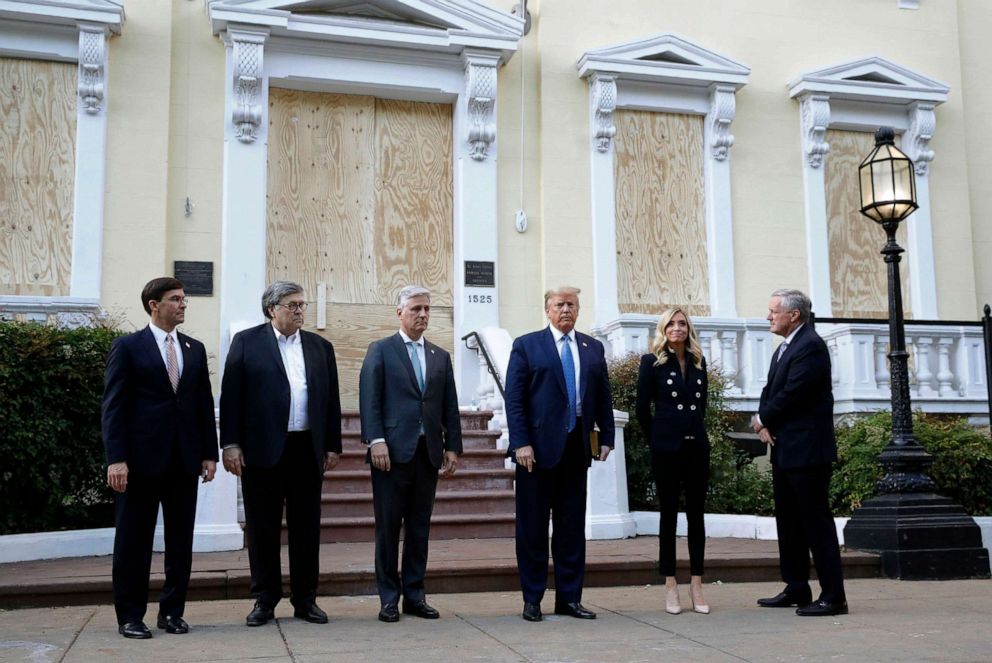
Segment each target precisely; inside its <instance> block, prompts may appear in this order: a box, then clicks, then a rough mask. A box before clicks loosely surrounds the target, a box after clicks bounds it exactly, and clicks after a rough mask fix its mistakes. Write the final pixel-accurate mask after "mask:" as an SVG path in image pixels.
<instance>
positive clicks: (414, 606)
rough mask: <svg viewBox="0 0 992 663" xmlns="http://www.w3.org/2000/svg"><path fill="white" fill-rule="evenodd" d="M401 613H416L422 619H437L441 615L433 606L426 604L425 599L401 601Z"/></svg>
mask: <svg viewBox="0 0 992 663" xmlns="http://www.w3.org/2000/svg"><path fill="white" fill-rule="evenodd" d="M403 614H404V615H416V616H417V617H423V618H424V619H437V618H438V617H440V616H441V613H439V612H438V611H437V610H435V609H434V608H432V607H430V606H429V605H427V601H423V600H421V601H403Z"/></svg>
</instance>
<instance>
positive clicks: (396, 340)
mask: <svg viewBox="0 0 992 663" xmlns="http://www.w3.org/2000/svg"><path fill="white" fill-rule="evenodd" d="M392 345H393V351H394V352H395V353H396V355H397V357H396V358H397V360H398V361H399V362H400V365H401V366H403V367H404V368H405V369H406V374H407V377H409V378H410V384H412V385H413V388H414V390H416V392H417V393H420V385H419V384H417V374H416V373H414V372H413V359H411V358H410V351H409V350H408V349H407V347H406V342H405V341H404V340H403V337H402V336H400V333H399V332H396V333H395V334H393V336H392ZM424 389H427V377H426V376H424Z"/></svg>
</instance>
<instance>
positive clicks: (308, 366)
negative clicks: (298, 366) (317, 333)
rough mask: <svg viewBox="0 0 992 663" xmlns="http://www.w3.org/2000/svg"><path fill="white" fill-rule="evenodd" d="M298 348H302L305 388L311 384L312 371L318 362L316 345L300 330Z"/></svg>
mask: <svg viewBox="0 0 992 663" xmlns="http://www.w3.org/2000/svg"><path fill="white" fill-rule="evenodd" d="M300 347H302V348H303V371H304V375H305V376H306V381H307V387H308V388H309V386H310V385H311V384H313V369H314V366H316V365H317V362H318V361H320V360H319V358H318V357H317V344H316V343H315V342H314V340H313V339H312V338H309V335H308V334H307V333H306V332H304V331H303V330H302V329H301V330H300Z"/></svg>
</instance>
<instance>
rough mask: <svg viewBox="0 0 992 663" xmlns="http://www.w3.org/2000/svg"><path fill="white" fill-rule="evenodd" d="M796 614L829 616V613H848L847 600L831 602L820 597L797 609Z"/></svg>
mask: <svg viewBox="0 0 992 663" xmlns="http://www.w3.org/2000/svg"><path fill="white" fill-rule="evenodd" d="M796 614H797V615H799V616H800V617H827V616H829V615H846V614H847V601H837V602H836V603H831V602H829V601H824V600H823V599H820V600H819V601H813V602H812V603H810V604H809V605H804V606H802V607H801V608H797V609H796Z"/></svg>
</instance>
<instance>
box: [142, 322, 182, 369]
mask: <svg viewBox="0 0 992 663" xmlns="http://www.w3.org/2000/svg"><path fill="white" fill-rule="evenodd" d="M148 328H149V329H151V330H152V335H153V336H154V337H155V343H156V344H157V345H158V350H159V352H161V353H162V361H163V362H164V363H165V370H166V371H168V370H169V359H168V357H167V356H166V354H165V337H166V336H171V337H172V346H173V347H174V348H175V349H176V363H178V364H179V377H182V376H183V349H182V348H180V347H179V336H177V335H176V330H175V329H173V330H172V331H171V332H167V331H165V330H164V329H159V328H158V327H156V326H155V325H154V324H152V323H150V322H149V323H148Z"/></svg>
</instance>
